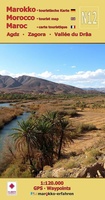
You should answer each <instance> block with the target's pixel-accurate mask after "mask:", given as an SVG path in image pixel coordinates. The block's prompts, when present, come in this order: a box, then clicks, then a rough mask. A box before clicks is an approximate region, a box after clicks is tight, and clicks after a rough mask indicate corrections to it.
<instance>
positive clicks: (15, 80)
mask: <svg viewBox="0 0 105 200" xmlns="http://www.w3.org/2000/svg"><path fill="white" fill-rule="evenodd" d="M0 178H105V44H0Z"/></svg>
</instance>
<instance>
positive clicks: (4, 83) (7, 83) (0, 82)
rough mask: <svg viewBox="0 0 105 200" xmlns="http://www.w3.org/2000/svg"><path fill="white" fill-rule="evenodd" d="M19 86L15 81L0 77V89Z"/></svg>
mask: <svg viewBox="0 0 105 200" xmlns="http://www.w3.org/2000/svg"><path fill="white" fill-rule="evenodd" d="M19 86H21V83H19V82H18V81H17V80H16V79H14V78H12V77H10V76H1V75H0V88H13V87H19Z"/></svg>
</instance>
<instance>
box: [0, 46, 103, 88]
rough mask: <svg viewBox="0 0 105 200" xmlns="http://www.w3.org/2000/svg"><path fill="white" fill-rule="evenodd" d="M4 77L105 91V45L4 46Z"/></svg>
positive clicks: (0, 51)
mask: <svg viewBox="0 0 105 200" xmlns="http://www.w3.org/2000/svg"><path fill="white" fill-rule="evenodd" d="M0 74H1V75H9V76H12V77H17V76H21V75H29V76H35V77H39V78H43V79H47V80H50V81H54V82H57V83H64V84H68V85H73V86H77V87H81V88H84V87H94V88H95V87H105V44H0Z"/></svg>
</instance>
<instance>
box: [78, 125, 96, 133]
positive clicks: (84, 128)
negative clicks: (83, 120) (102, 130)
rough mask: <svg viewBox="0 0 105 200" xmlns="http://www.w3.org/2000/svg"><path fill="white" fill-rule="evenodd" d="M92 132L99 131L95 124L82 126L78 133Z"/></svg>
mask: <svg viewBox="0 0 105 200" xmlns="http://www.w3.org/2000/svg"><path fill="white" fill-rule="evenodd" d="M92 130H97V128H96V126H95V125H93V124H80V125H79V126H78V127H77V133H85V132H88V131H92Z"/></svg>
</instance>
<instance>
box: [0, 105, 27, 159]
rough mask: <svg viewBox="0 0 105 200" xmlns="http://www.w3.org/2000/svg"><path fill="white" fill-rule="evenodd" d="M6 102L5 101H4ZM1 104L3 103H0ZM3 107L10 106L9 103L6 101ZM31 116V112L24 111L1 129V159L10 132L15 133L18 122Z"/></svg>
mask: <svg viewBox="0 0 105 200" xmlns="http://www.w3.org/2000/svg"><path fill="white" fill-rule="evenodd" d="M3 104H4V103H3ZM0 106H1V104H0ZM2 107H10V104H9V103H5V106H3V105H2ZM29 116H30V113H29V112H24V113H23V114H22V115H20V116H17V118H16V119H13V120H12V121H11V122H9V123H8V124H6V125H5V126H4V127H3V128H2V129H1V130H0V159H1V157H2V156H3V155H2V153H3V152H2V150H3V147H4V146H5V143H6V142H7V141H8V137H7V136H9V135H10V134H12V133H14V132H15V131H14V130H13V129H14V128H18V122H20V121H21V120H26V119H28V117H29Z"/></svg>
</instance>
